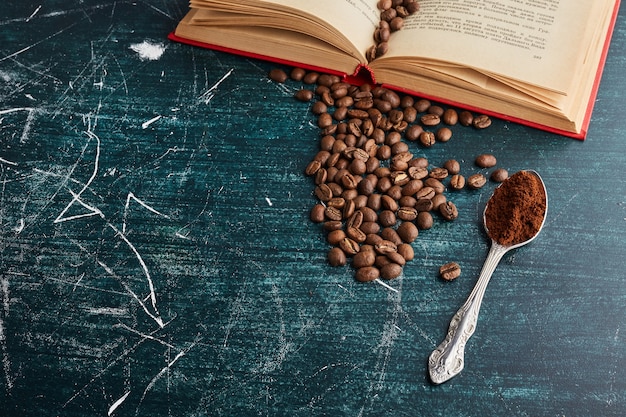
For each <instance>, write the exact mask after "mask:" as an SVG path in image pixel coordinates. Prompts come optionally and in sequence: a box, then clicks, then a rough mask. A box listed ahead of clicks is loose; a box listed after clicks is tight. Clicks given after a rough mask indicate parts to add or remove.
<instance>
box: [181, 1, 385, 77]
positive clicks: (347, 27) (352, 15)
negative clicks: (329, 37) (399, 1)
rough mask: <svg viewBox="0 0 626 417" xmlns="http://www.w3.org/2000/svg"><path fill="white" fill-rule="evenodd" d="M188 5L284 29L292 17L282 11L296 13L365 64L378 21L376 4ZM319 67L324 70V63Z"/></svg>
mask: <svg viewBox="0 0 626 417" xmlns="http://www.w3.org/2000/svg"><path fill="white" fill-rule="evenodd" d="M191 3H192V5H195V6H198V7H202V6H203V5H204V6H207V5H208V6H210V7H211V8H213V9H215V10H222V11H228V10H230V11H233V12H238V13H243V14H246V13H251V14H255V15H257V16H272V15H274V16H279V17H282V18H283V22H284V24H285V25H290V24H291V25H293V23H292V22H294V20H293V19H292V17H293V15H292V14H290V12H285V10H288V9H295V10H297V11H300V12H302V13H297V15H299V16H300V17H301V18H306V17H307V15H308V16H309V18H310V17H311V16H313V17H314V18H316V19H317V20H321V21H323V22H326V24H327V26H329V27H331V28H332V29H333V30H335V31H337V32H339V33H341V34H342V35H343V36H344V37H345V38H347V39H349V40H350V42H351V43H352V44H353V45H354V49H356V50H358V51H359V53H360V55H361V56H360V58H361V60H365V56H366V52H367V50H368V48H370V47H371V46H372V45H373V44H374V39H373V34H374V31H375V29H376V27H377V26H378V23H379V20H380V11H379V10H378V8H377V0H315V1H311V0H240V1H237V2H232V1H219V0H192V2H191ZM304 26H305V25H304V24H303V25H300V26H297V27H293V28H292V30H294V31H298V30H303V28H304ZM310 35H312V36H316V35H318V34H316V33H310ZM318 65H320V66H324V63H323V62H320V63H318Z"/></svg>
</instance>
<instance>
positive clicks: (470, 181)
mask: <svg viewBox="0 0 626 417" xmlns="http://www.w3.org/2000/svg"><path fill="white" fill-rule="evenodd" d="M486 183H487V178H486V177H485V176H484V175H483V174H480V173H478V174H472V175H470V176H469V177H468V178H467V186H468V187H470V188H472V189H474V190H477V189H479V188H482V187H483V186H484V185H485V184H486Z"/></svg>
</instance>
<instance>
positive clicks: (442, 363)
mask: <svg viewBox="0 0 626 417" xmlns="http://www.w3.org/2000/svg"><path fill="white" fill-rule="evenodd" d="M509 249H511V247H506V246H502V245H499V244H498V243H496V242H492V243H491V248H490V249H489V254H488V255H487V259H486V260H485V264H484V265H483V269H482V271H481V272H480V276H479V277H478V281H477V282H476V285H475V286H474V289H473V290H472V292H471V293H470V295H469V297H468V298H467V301H465V304H463V305H462V306H461V308H460V309H459V310H458V311H457V312H456V314H455V315H454V316H453V317H452V320H451V321H450V326H449V327H448V334H447V335H446V338H445V339H444V341H443V342H441V344H440V345H439V346H438V347H437V348H436V349H435V350H434V351H433V352H432V353H431V354H430V357H429V358H428V371H429V373H430V379H431V381H432V382H433V383H435V384H441V383H442V382H446V381H447V380H449V379H450V378H452V377H454V376H456V375H457V374H459V373H460V372H461V371H462V370H463V366H464V359H463V357H464V355H465V344H466V343H467V341H468V340H469V338H470V337H471V336H472V334H474V330H476V323H477V321H478V312H479V311H480V304H481V303H482V300H483V296H484V295H485V289H486V288H487V284H488V283H489V280H490V279H491V275H492V274H493V271H494V270H495V269H496V266H498V263H499V262H500V259H502V256H504V254H505V253H506V252H507V251H508V250H509Z"/></svg>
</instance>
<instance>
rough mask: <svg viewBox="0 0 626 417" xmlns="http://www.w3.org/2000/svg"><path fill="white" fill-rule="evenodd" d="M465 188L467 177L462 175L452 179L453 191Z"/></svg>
mask: <svg viewBox="0 0 626 417" xmlns="http://www.w3.org/2000/svg"><path fill="white" fill-rule="evenodd" d="M463 187H465V177H464V176H463V175H461V174H455V175H453V176H452V177H451V178H450V188H452V189H453V190H462V189H463Z"/></svg>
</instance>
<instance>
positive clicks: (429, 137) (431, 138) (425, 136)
mask: <svg viewBox="0 0 626 417" xmlns="http://www.w3.org/2000/svg"><path fill="white" fill-rule="evenodd" d="M419 141H420V143H421V144H422V145H424V146H425V147H427V148H429V147H431V146H433V145H434V144H435V142H436V141H437V140H436V138H435V134H434V133H433V132H428V131H424V132H422V133H420V136H419Z"/></svg>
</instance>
